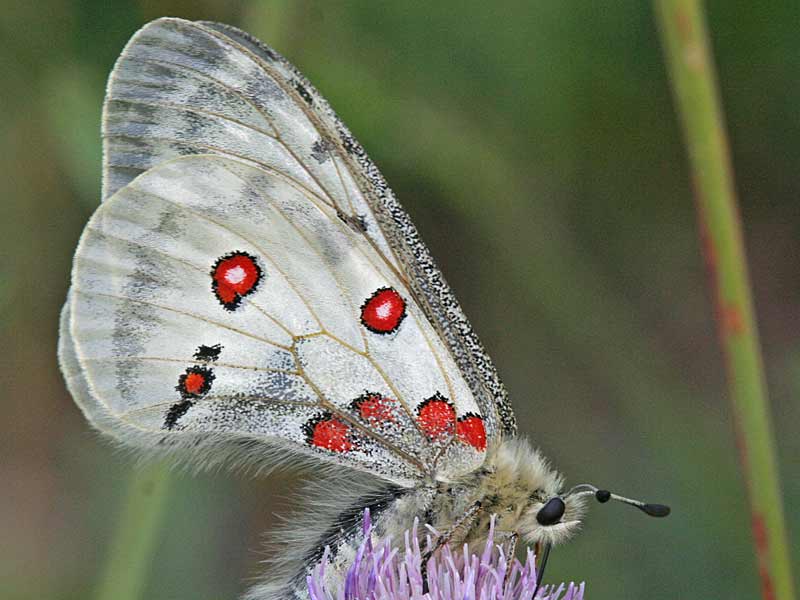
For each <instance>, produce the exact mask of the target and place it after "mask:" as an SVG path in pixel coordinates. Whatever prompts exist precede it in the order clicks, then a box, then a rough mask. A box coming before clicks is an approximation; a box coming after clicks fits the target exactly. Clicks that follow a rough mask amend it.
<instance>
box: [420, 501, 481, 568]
mask: <svg viewBox="0 0 800 600" xmlns="http://www.w3.org/2000/svg"><path fill="white" fill-rule="evenodd" d="M480 512H481V503H480V501H476V502H474V503H473V504H472V505H471V506H470V507H469V508H468V509H467V510H466V511H464V514H463V515H461V516H460V517H459V518H458V520H457V521H456V522H455V523H453V525H451V526H450V528H449V529H448V530H447V531H445V532H444V533H442V534H441V535H440V536H439V537H438V538H437V539H436V543H435V544H434V546H433V548H431V549H430V550H429V551H428V552H426V553H425V559H426V561H427V559H429V558H430V557H431V556H433V554H434V553H436V552H438V551H439V550H440V549H441V548H442V546H444V545H445V544H448V543H450V541H451V540H452V539H453V538H455V537H456V534H458V533H459V532H461V531H463V532H467V531H469V530H470V529H471V528H472V525H473V524H474V523H475V519H477V518H478V514H479V513H480Z"/></svg>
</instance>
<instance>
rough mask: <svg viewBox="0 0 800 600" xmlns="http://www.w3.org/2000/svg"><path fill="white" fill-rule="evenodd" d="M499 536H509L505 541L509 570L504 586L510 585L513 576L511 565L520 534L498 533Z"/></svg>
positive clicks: (514, 532) (504, 548)
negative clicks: (509, 580)
mask: <svg viewBox="0 0 800 600" xmlns="http://www.w3.org/2000/svg"><path fill="white" fill-rule="evenodd" d="M497 533H498V537H499V535H503V536H507V537H506V539H505V541H503V554H504V555H505V557H506V563H507V564H508V569H507V570H506V576H505V579H504V580H503V586H505V584H506V583H508V578H509V577H510V576H511V563H512V562H513V560H514V553H515V552H516V551H517V542H518V541H519V532H517V531H498V532H497Z"/></svg>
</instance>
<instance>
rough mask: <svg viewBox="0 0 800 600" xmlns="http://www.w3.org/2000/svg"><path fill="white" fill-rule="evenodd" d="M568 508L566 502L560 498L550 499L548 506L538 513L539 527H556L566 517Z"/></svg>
mask: <svg viewBox="0 0 800 600" xmlns="http://www.w3.org/2000/svg"><path fill="white" fill-rule="evenodd" d="M566 508H567V507H566V505H565V504H564V501H563V500H562V499H561V498H559V497H558V496H556V497H555V498H550V500H548V501H547V504H545V505H544V506H543V507H542V508H540V509H539V512H538V513H536V520H537V521H539V525H544V526H548V525H555V524H556V523H558V522H559V521H560V520H561V517H563V516H564V511H565V510H566Z"/></svg>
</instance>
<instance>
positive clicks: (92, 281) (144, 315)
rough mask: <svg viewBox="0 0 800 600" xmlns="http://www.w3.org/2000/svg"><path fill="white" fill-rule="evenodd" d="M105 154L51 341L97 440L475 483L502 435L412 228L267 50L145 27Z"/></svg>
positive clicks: (121, 69)
mask: <svg viewBox="0 0 800 600" xmlns="http://www.w3.org/2000/svg"><path fill="white" fill-rule="evenodd" d="M104 140H105V157H104V162H105V169H104V186H103V187H104V191H103V197H104V199H106V198H108V201H107V202H104V203H103V205H102V206H101V208H100V209H98V212H97V213H96V214H95V216H94V217H93V218H92V221H91V222H90V224H89V225H88V226H87V230H86V232H85V233H84V237H83V238H82V241H81V245H80V247H79V250H78V253H77V255H76V260H75V267H74V271H73V289H72V291H71V296H70V299H69V300H68V305H67V307H66V308H65V316H64V320H63V321H64V325H63V327H62V344H61V345H62V350H61V357H62V358H61V360H62V365H63V367H64V369H65V373H66V374H67V377H68V380H70V381H71V382H72V383H71V388H72V391H73V394H74V395H75V396H76V398H77V399H78V400H79V403H80V404H81V405H82V407H83V408H84V411H85V412H86V413H87V415H88V416H89V418H90V419H91V420H92V421H93V422H94V423H95V424H96V425H97V426H98V427H100V428H101V429H104V430H107V431H110V432H111V433H112V434H116V436H117V437H119V438H120V439H122V440H124V441H126V442H128V443H133V444H136V445H140V446H144V447H151V448H152V447H157V448H159V449H164V448H167V449H173V448H174V449H185V448H187V447H199V446H214V447H215V452H214V453H208V452H205V453H201V452H200V450H199V449H197V450H196V452H195V453H196V454H197V455H198V456H202V458H203V459H205V460H210V461H212V462H216V461H218V460H225V459H230V457H231V456H234V457H236V458H240V459H241V460H243V461H256V462H257V463H258V464H259V465H263V464H275V463H276V462H280V460H282V459H285V458H286V457H293V456H297V455H305V456H311V457H314V458H323V459H324V460H328V461H329V462H331V463H332V464H347V465H349V466H353V467H355V468H360V469H364V470H368V471H370V472H374V473H377V474H379V475H381V476H382V477H384V478H386V479H388V480H391V481H395V482H398V483H401V484H404V485H408V484H411V482H413V481H415V480H418V479H419V478H421V477H423V476H425V475H436V476H438V477H447V476H454V475H457V474H459V473H463V472H467V471H470V470H473V469H475V468H477V467H478V466H479V465H480V464H481V463H482V460H483V455H484V454H485V447H486V444H487V442H488V443H491V442H492V441H493V439H494V438H495V437H496V436H497V435H498V434H499V431H500V429H501V428H502V429H504V430H505V431H507V432H511V431H513V414H512V413H511V412H510V410H509V409H508V406H507V403H506V401H505V392H504V390H503V389H502V385H501V384H500V383H499V380H498V378H497V376H496V373H495V372H494V369H493V368H492V366H491V363H490V362H489V361H488V358H487V357H486V356H485V354H484V353H483V351H482V348H481V347H480V344H479V343H478V342H477V339H476V338H475V336H474V334H473V333H472V331H471V329H470V328H469V324H468V322H467V321H466V319H465V318H464V316H463V314H462V313H461V311H460V308H459V307H458V304H457V303H456V302H455V300H454V299H453V298H452V295H451V294H450V292H449V290H448V288H447V287H446V284H445V283H444V282H443V280H442V279H441V275H440V274H439V272H438V270H437V269H436V267H435V265H434V264H433V262H432V261H431V259H430V256H429V255H428V253H427V250H426V249H425V248H424V246H423V245H422V244H421V242H420V241H419V240H418V237H417V234H416V231H415V230H414V228H413V225H412V224H411V223H410V222H409V221H408V218H407V216H406V215H405V213H404V212H403V211H402V209H401V208H400V207H399V206H398V205H397V203H396V201H395V200H394V198H393V196H392V195H391V192H390V191H389V190H388V188H386V186H385V184H384V183H383V180H382V179H381V177H380V174H379V173H378V172H377V170H376V169H375V168H374V166H373V165H372V163H371V162H369V159H368V158H366V156H365V155H364V154H363V151H362V150H361V149H360V146H358V144H357V143H356V142H355V141H354V140H353V139H352V137H351V136H350V134H349V133H348V132H347V130H346V129H345V128H344V127H343V126H342V125H341V123H340V122H339V121H338V120H337V119H336V118H335V116H334V115H333V113H332V112H331V111H330V109H329V108H328V106H327V104H326V103H325V102H324V100H322V99H321V98H320V97H319V95H318V94H317V93H316V91H315V90H314V89H313V88H312V87H311V86H310V84H308V82H307V81H305V80H304V79H303V78H302V76H301V75H299V73H297V72H296V71H295V70H294V69H293V68H292V67H291V65H289V64H288V63H287V62H286V61H285V60H284V59H282V58H281V57H279V56H278V55H277V54H275V53H273V52H272V51H271V50H269V49H267V48H265V47H263V46H261V45H259V44H258V42H256V41H255V40H253V39H252V38H249V36H247V35H246V34H244V33H242V32H240V31H238V30H235V29H233V28H229V27H226V26H221V25H216V24H197V23H189V22H186V21H181V20H177V19H161V20H159V21H155V22H153V23H151V24H149V25H147V26H146V27H145V28H143V29H142V30H141V31H140V32H138V33H137V34H136V35H135V36H134V38H133V39H132V40H131V42H130V43H129V44H128V46H127V47H126V49H125V51H124V52H123V54H122V56H121V57H120V60H119V61H118V64H117V66H116V67H115V70H114V73H113V74H112V77H111V80H110V83H109V90H108V97H107V100H106V105H105V119H104ZM209 153H212V154H216V155H218V156H217V157H213V156H209V155H208V154H209ZM193 155H200V156H193ZM177 157H185V158H177ZM145 172H146V173H145ZM142 173H145V174H144V175H141V174H142ZM137 177H138V178H137ZM226 276H229V277H232V279H231V281H228V280H226V279H225V278H224V277H226ZM248 286H249V287H248ZM237 290H238V292H237ZM239 292H244V293H239ZM401 309H402V310H401Z"/></svg>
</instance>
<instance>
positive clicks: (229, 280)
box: [211, 251, 262, 310]
mask: <svg viewBox="0 0 800 600" xmlns="http://www.w3.org/2000/svg"><path fill="white" fill-rule="evenodd" d="M261 276H262V273H261V267H259V266H258V263H257V262H256V259H255V257H253V256H250V255H249V254H247V253H246V252H240V251H236V252H231V253H229V254H226V255H225V256H222V257H220V258H219V259H218V260H217V262H216V263H214V266H213V267H212V268H211V288H212V289H213V290H214V294H215V295H216V296H217V299H218V300H219V301H220V303H222V306H224V307H225V308H226V309H228V310H234V309H235V308H237V307H238V306H239V304H240V303H241V301H242V298H243V297H244V296H246V295H247V294H250V293H252V292H253V291H255V289H256V287H257V286H258V283H259V281H261Z"/></svg>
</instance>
